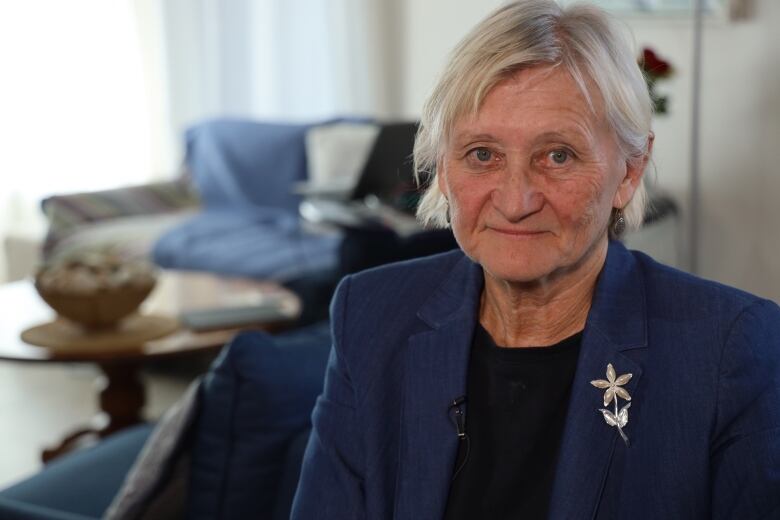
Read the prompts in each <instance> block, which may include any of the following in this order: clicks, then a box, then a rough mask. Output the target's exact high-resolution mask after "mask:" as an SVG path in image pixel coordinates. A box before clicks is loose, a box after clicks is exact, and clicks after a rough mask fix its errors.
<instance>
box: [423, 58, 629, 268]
mask: <svg viewBox="0 0 780 520" xmlns="http://www.w3.org/2000/svg"><path fill="white" fill-rule="evenodd" d="M597 97H598V96H593V98H594V99H593V103H594V105H595V113H594V111H592V109H591V108H590V106H589V105H588V102H587V100H586V99H585V97H584V96H583V95H582V93H581V92H580V89H579V88H578V86H577V84H576V83H575V82H574V79H573V78H572V77H571V75H570V74H569V73H568V72H567V71H566V70H565V69H564V68H563V67H556V68H551V67H534V68H531V69H526V70H522V71H519V72H517V73H515V74H514V75H513V76H511V77H510V78H508V79H506V80H504V81H502V82H500V83H498V84H497V85H496V86H495V87H494V88H493V89H492V90H491V91H490V92H489V93H488V95H487V96H486V97H485V100H484V103H483V104H482V106H481V108H480V110H479V112H478V113H477V114H476V116H474V117H467V118H461V120H459V121H457V122H456V124H455V125H454V128H453V132H452V135H451V136H450V139H449V142H448V143H447V148H446V150H445V153H444V156H443V160H442V163H441V168H440V169H439V176H438V182H439V186H440V188H441V190H442V192H443V193H444V195H445V196H446V197H447V199H448V200H449V206H450V220H451V224H452V229H453V232H454V234H455V238H456V239H457V241H458V244H459V245H460V247H461V248H462V249H463V250H464V252H465V253H466V254H467V255H468V256H469V257H471V258H472V259H473V260H475V261H476V262H478V263H479V264H481V265H482V267H483V268H484V269H485V270H486V271H487V273H488V274H490V275H492V276H494V277H496V278H499V279H501V280H506V281H510V282H523V283H525V282H537V281H544V280H547V279H551V278H552V277H555V276H557V275H561V274H565V273H567V272H574V271H577V270H578V268H579V267H581V266H582V265H586V264H587V263H588V260H592V259H593V258H595V257H596V256H597V252H598V251H599V247H598V246H599V245H605V244H606V240H607V226H608V223H609V218H610V214H611V211H612V208H613V207H621V208H622V207H623V206H624V205H625V204H626V203H627V202H628V201H629V200H630V199H631V196H632V195H633V193H634V190H635V189H636V187H637V186H638V183H639V181H640V179H641V176H642V170H643V169H644V163H642V164H641V165H639V166H637V167H632V166H630V165H628V164H627V162H626V160H625V159H624V158H623V157H622V156H621V153H620V150H619V149H618V145H617V140H616V137H615V135H614V132H613V131H612V129H611V128H610V126H609V124H608V123H607V121H606V118H605V117H604V115H603V108H602V106H601V102H600V101H599V100H598V99H596V98H597ZM598 267H599V268H600V265H599V266H598Z"/></svg>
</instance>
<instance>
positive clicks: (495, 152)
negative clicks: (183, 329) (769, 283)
mask: <svg viewBox="0 0 780 520" xmlns="http://www.w3.org/2000/svg"><path fill="white" fill-rule="evenodd" d="M650 106H651V102H650V98H649V96H648V93H647V89H646V86H645V83H644V80H643V78H642V76H641V74H640V72H639V69H638V67H637V65H636V63H635V61H634V58H633V53H632V52H631V50H630V47H629V45H627V44H626V43H625V41H624V40H623V39H622V36H621V34H620V32H619V31H618V30H617V29H616V26H615V23H614V22H613V21H611V20H610V19H609V18H608V17H607V16H606V15H605V14H604V13H603V12H602V11H600V10H598V9H596V8H593V7H586V6H581V7H572V8H569V9H562V8H560V7H558V6H557V5H556V4H555V3H554V2H552V1H548V0H525V1H519V2H516V3H512V4H510V5H507V6H505V7H503V8H501V9H500V10H498V11H497V12H496V13H494V14H493V15H491V16H490V17H488V18H487V19H486V20H484V21H483V22H481V23H480V24H479V25H478V26H477V27H476V28H475V29H474V30H473V31H472V32H471V33H470V34H469V35H468V36H467V37H466V38H465V39H464V41H463V42H461V43H460V45H459V46H458V47H457V48H456V50H455V52H454V54H453V56H452V58H451V61H450V63H449V65H448V67H447V68H446V70H445V72H444V75H443V77H442V78H441V80H440V81H439V83H438V85H437V87H436V88H435V90H434V91H433V93H432V95H431V97H430V99H429V100H428V102H427V104H426V106H425V109H424V111H423V115H422V120H421V127H420V131H419V134H418V137H417V142H416V145H415V162H416V166H417V169H418V171H420V172H424V173H426V174H427V175H428V188H427V191H426V193H425V195H424V197H423V200H422V201H421V203H420V207H419V216H420V218H421V220H422V221H423V222H425V223H428V224H433V225H438V226H451V227H452V230H453V232H454V235H455V238H456V239H457V242H458V244H459V246H460V249H461V251H455V252H451V253H447V254H443V255H438V256H434V257H429V258H425V259H420V260H416V261H411V262H406V263H402V264H395V265H391V266H386V267H383V268H380V269H375V270H372V271H367V272H364V273H361V274H358V275H356V276H353V277H348V278H346V279H345V280H344V281H343V282H342V284H341V285H340V287H339V289H338V291H337V293H336V296H335V297H334V301H333V305H332V322H333V337H334V345H333V350H332V353H331V359H330V363H329V367H328V371H327V377H326V384H325V389H324V393H323V395H322V396H321V397H320V399H319V400H318V403H317V406H316V409H315V411H314V414H313V433H312V436H311V439H310V441H309V445H308V448H307V453H306V457H305V462H304V467H303V472H302V475H301V481H300V485H299V489H298V493H297V496H296V501H295V504H294V509H293V517H294V518H301V519H308V518H333V519H345V518H367V519H385V518H387V519H390V518H396V519H398V518H404V519H406V518H409V519H412V518H414V519H439V518H446V519H463V518H491V519H493V518H524V519H526V518H554V519H571V518H574V519H579V518H588V519H590V518H600V519H601V518H618V517H621V518H652V519H659V518H663V519H667V518H685V519H691V518H768V517H771V516H772V515H780V493H778V490H780V440H778V438H779V437H778V434H780V429H779V427H780V407H779V406H778V404H777V403H778V402H780V399H778V398H780V376H779V375H778V372H779V370H778V367H779V365H778V356H779V355H780V349H778V347H779V346H780V345H779V343H780V340H779V339H778V338H780V312H778V308H777V306H776V305H775V304H773V303H771V302H768V301H766V300H761V299H759V298H757V297H755V296H752V295H749V294H746V293H743V292H740V291H738V290H736V289H731V288H727V287H724V286H721V285H718V284H715V283H712V282H707V281H703V280H700V279H697V278H694V277H692V276H689V275H686V274H684V273H681V272H678V271H675V270H673V269H671V268H667V267H664V266H662V265H659V264H657V263H655V262H654V261H653V260H651V259H650V258H648V257H647V256H645V255H643V254H641V253H636V252H629V251H627V250H626V249H625V248H623V247H622V246H621V245H620V244H619V243H618V242H614V241H610V237H612V238H614V237H616V236H618V235H620V233H622V231H623V229H624V228H635V227H637V226H638V225H639V224H640V223H641V218H642V214H643V211H644V204H645V192H644V188H643V185H642V175H643V172H644V170H645V167H646V166H647V163H648V160H649V157H650V153H651V149H652V143H653V134H652V132H651V128H650V124H651V108H650ZM775 517H777V516H775Z"/></svg>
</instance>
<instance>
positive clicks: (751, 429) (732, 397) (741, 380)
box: [711, 300, 780, 519]
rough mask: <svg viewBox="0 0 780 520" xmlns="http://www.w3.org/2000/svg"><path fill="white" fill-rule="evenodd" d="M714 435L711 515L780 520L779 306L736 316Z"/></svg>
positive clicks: (762, 305)
mask: <svg viewBox="0 0 780 520" xmlns="http://www.w3.org/2000/svg"><path fill="white" fill-rule="evenodd" d="M717 392H718V408H717V418H716V424H715V429H714V437H713V439H712V441H713V442H712V454H711V463H712V468H711V475H712V518H713V519H727V518H751V519H759V518H780V309H778V307H777V305H776V304H774V303H772V302H769V301H765V300H761V301H758V302H756V303H754V304H752V305H750V306H749V307H747V308H746V309H745V310H743V311H742V312H741V314H740V315H739V316H738V317H737V318H736V319H735V320H734V323H733V325H732V326H731V328H730V331H729V332H728V337H727V340H726V343H725V346H724V350H723V353H722V358H721V363H720V371H719V379H718V389H717Z"/></svg>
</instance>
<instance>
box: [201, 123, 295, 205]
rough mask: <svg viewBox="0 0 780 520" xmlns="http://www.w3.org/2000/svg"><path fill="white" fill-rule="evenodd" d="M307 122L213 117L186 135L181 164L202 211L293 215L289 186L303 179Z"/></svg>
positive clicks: (293, 199)
mask: <svg viewBox="0 0 780 520" xmlns="http://www.w3.org/2000/svg"><path fill="white" fill-rule="evenodd" d="M310 127H311V125H308V124H281V123H261V122H257V121H249V120H240V119H214V120H210V121H206V122H203V123H200V124H198V125H196V126H193V127H192V128H190V129H189V130H187V132H186V143H187V155H186V163H187V166H188V169H189V171H190V173H191V175H192V178H193V180H194V182H195V185H196V186H197V188H198V191H199V192H200V196H201V200H202V202H203V204H204V205H205V206H206V207H211V208H215V207H216V208H221V207H233V208H235V207H237V206H247V205H249V206H252V205H254V206H263V207H273V208H281V209H286V210H288V211H292V212H297V209H298V204H299V202H300V197H299V196H297V195H295V194H293V193H292V185H293V183H295V182H297V181H302V180H305V179H306V178H307V166H306V146H305V136H306V131H307V130H308V129H309V128H310Z"/></svg>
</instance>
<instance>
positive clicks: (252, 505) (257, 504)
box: [187, 324, 330, 520]
mask: <svg viewBox="0 0 780 520" xmlns="http://www.w3.org/2000/svg"><path fill="white" fill-rule="evenodd" d="M329 350H330V333H329V329H328V327H327V325H324V324H319V325H315V326H311V327H309V328H307V329H302V330H298V331H296V332H294V333H291V334H289V335H286V336H279V337H277V338H272V337H270V336H268V335H266V334H263V333H261V332H255V331H251V332H243V333H241V334H239V335H238V336H236V338H235V339H234V340H233V341H232V342H231V343H230V344H229V345H228V346H227V347H226V348H225V349H224V351H223V352H222V354H221V355H220V357H219V358H218V359H217V361H216V362H215V366H214V367H213V368H212V370H211V371H210V372H209V374H208V375H207V376H206V379H205V381H204V384H203V386H202V392H203V393H202V395H201V413H200V416H199V417H198V420H197V423H196V426H195V432H196V433H195V439H194V446H193V451H192V454H193V457H192V465H191V473H190V486H189V490H190V493H189V496H188V503H187V515H188V518H191V519H209V520H212V519H216V518H218V519H233V518H235V519H243V518H271V516H272V514H273V511H274V507H275V501H276V497H277V493H278V492H279V486H280V481H281V477H282V473H283V468H284V464H285V458H286V453H287V451H288V447H289V446H290V443H291V442H292V441H293V439H294V437H295V436H296V434H298V433H299V432H301V431H302V430H303V429H305V428H307V427H308V426H309V424H310V416H311V411H312V408H313V407H314V401H315V399H316V397H317V395H319V393H320V392H321V391H322V384H323V378H324V374H325V365H326V363H327V358H328V353H329Z"/></svg>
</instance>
